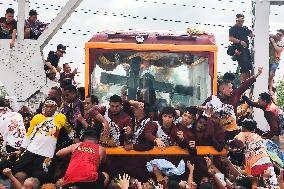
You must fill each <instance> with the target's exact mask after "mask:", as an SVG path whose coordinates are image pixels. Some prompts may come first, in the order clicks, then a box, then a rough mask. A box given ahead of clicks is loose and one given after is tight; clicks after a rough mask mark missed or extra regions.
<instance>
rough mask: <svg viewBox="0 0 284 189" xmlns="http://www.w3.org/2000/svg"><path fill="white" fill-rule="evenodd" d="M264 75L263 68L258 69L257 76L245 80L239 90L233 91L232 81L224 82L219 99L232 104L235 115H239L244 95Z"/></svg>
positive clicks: (207, 100)
mask: <svg viewBox="0 0 284 189" xmlns="http://www.w3.org/2000/svg"><path fill="white" fill-rule="evenodd" d="M261 73H262V67H261V68H258V72H257V74H255V75H254V76H251V77H250V78H249V79H247V80H245V81H244V82H243V83H242V84H241V85H240V86H239V87H238V88H236V89H233V84H232V83H231V82H230V81H223V82H222V83H221V85H220V86H219V89H220V93H219V94H218V98H219V99H220V100H221V101H222V103H224V104H230V105H232V106H233V107H234V110H235V114H236V115H237V107H238V103H239V101H240V98H241V96H242V95H243V93H244V92H245V91H246V90H247V89H249V88H250V87H251V86H252V84H253V83H254V82H255V81H256V78H257V77H258V76H259V75H260V74H261ZM211 98H212V97H209V98H207V99H206V101H205V103H203V105H205V104H206V103H207V102H209V101H210V100H211Z"/></svg>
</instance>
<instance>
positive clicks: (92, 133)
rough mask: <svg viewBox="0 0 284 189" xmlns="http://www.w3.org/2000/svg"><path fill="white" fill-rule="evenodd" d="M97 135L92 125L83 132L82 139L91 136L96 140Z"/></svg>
mask: <svg viewBox="0 0 284 189" xmlns="http://www.w3.org/2000/svg"><path fill="white" fill-rule="evenodd" d="M97 136H98V133H97V130H96V129H95V128H92V127H88V128H87V129H86V131H85V132H84V139H87V138H91V139H95V140H96V139H97Z"/></svg>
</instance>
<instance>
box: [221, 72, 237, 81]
mask: <svg viewBox="0 0 284 189" xmlns="http://www.w3.org/2000/svg"><path fill="white" fill-rule="evenodd" d="M235 79H236V76H235V74H234V73H230V72H226V73H225V74H224V75H223V80H227V81H234V80H235Z"/></svg>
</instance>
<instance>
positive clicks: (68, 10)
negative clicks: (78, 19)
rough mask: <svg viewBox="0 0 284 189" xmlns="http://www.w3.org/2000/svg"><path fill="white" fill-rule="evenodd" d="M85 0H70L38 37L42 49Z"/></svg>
mask: <svg viewBox="0 0 284 189" xmlns="http://www.w3.org/2000/svg"><path fill="white" fill-rule="evenodd" d="M82 1H83V0H69V1H68V2H67V3H66V5H65V6H64V7H63V8H62V10H61V11H60V12H59V14H57V16H56V17H55V18H54V19H53V20H52V22H51V23H50V24H49V25H48V27H47V28H46V29H45V30H44V31H43V33H42V34H41V35H40V37H39V38H38V43H39V45H40V49H41V50H42V49H43V48H44V47H45V46H46V45H47V44H48V42H49V41H50V40H51V39H52V37H53V36H54V35H55V34H56V33H57V31H58V30H59V29H60V27H61V26H62V25H63V24H64V23H65V22H66V20H67V19H68V18H69V17H70V16H71V14H72V13H73V12H74V11H75V9H76V8H77V7H78V6H79V5H80V3H81V2H82Z"/></svg>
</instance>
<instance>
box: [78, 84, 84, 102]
mask: <svg viewBox="0 0 284 189" xmlns="http://www.w3.org/2000/svg"><path fill="white" fill-rule="evenodd" d="M77 91H78V96H79V98H80V100H82V101H84V100H85V87H78V88H77Z"/></svg>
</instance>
